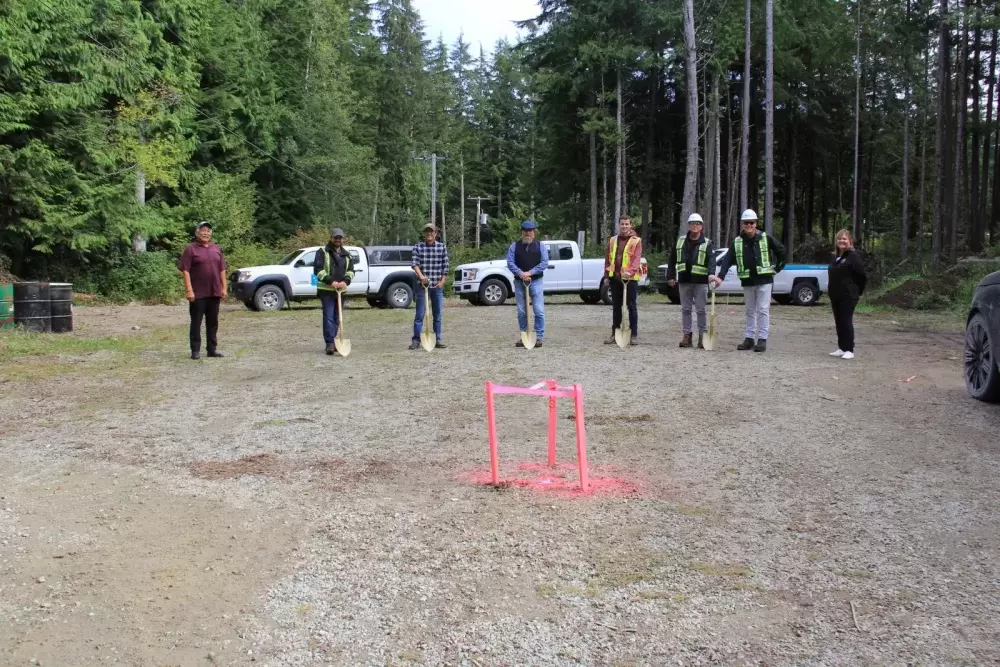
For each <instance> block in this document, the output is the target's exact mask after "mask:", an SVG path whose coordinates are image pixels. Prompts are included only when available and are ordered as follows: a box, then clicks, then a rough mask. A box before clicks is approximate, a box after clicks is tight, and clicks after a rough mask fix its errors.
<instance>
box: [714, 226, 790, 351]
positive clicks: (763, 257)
mask: <svg viewBox="0 0 1000 667" xmlns="http://www.w3.org/2000/svg"><path fill="white" fill-rule="evenodd" d="M740 222H741V223H742V226H743V230H742V231H741V232H740V234H739V235H737V236H736V238H734V239H733V242H732V243H730V244H729V252H728V253H726V256H725V258H724V259H723V260H722V266H720V267H719V276H721V277H719V276H712V277H711V278H710V281H711V283H712V284H713V285H715V286H716V287H718V286H719V285H720V284H721V283H722V280H723V278H725V275H726V273H727V272H728V271H729V268H730V267H731V266H734V265H735V266H736V275H737V277H739V279H740V284H741V285H743V297H744V300H745V302H746V313H747V327H746V337H745V338H744V339H743V342H742V343H740V344H739V345H738V346H736V349H737V350H749V349H753V351H754V352H766V351H767V337H768V334H769V333H770V327H771V288H772V287H774V276H775V275H776V274H778V273H780V272H781V270H782V269H783V268H785V247H784V246H783V245H781V244H780V243H779V242H778V240H777V239H775V238H774V237H773V236H771V235H770V234H768V233H766V232H761V231H758V230H757V214H756V213H754V212H753V211H752V210H751V209H747V210H745V211H743V215H742V216H740ZM755 340H756V344H755V342H754V341H755Z"/></svg>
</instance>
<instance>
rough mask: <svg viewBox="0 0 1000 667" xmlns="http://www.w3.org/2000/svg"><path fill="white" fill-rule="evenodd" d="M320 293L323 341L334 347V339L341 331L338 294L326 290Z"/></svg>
mask: <svg viewBox="0 0 1000 667" xmlns="http://www.w3.org/2000/svg"><path fill="white" fill-rule="evenodd" d="M317 291H318V292H319V300H320V303H322V304H323V340H324V341H326V344H327V345H333V339H334V338H336V337H337V330H338V329H340V317H339V315H338V314H337V293H336V292H328V291H326V290H317Z"/></svg>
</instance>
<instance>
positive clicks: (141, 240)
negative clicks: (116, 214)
mask: <svg viewBox="0 0 1000 667" xmlns="http://www.w3.org/2000/svg"><path fill="white" fill-rule="evenodd" d="M135 203H136V204H138V205H139V207H140V208H142V207H144V206H145V205H146V174H145V172H143V170H142V167H140V166H138V165H136V168H135ZM132 250H134V251H135V252H146V237H145V235H144V234H142V233H140V232H135V233H134V234H132Z"/></svg>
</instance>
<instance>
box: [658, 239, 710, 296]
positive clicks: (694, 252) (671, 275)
mask: <svg viewBox="0 0 1000 667" xmlns="http://www.w3.org/2000/svg"><path fill="white" fill-rule="evenodd" d="M703 240H705V237H704V236H702V237H700V238H699V239H698V240H697V241H692V240H691V236H690V235H689V236H685V237H684V250H683V251H682V252H683V254H684V263H685V264H687V271H681V273H680V274H677V273H676V271H677V246H676V245H674V247H673V248H672V249H671V251H670V262H669V266H668V267H667V279H668V280H676V281H677V282H679V283H694V284H698V285H707V284H708V276H714V275H715V268H716V267H715V244H714V243H713V242H712V240H711V239H708V247H707V248H706V249H705V251H706V253H707V254H706V258H707V263H708V275H707V276H698V275H692V274H691V267H692V266H694V264H695V261H696V260H697V259H698V249H699V248H700V247H701V243H702V241H703Z"/></svg>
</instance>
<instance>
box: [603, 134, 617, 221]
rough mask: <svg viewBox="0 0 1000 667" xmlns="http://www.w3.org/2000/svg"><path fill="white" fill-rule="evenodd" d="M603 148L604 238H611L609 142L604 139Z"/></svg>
mask: <svg viewBox="0 0 1000 667" xmlns="http://www.w3.org/2000/svg"><path fill="white" fill-rule="evenodd" d="M601 150H602V152H603V155H602V160H601V192H602V194H603V196H604V206H602V207H601V215H602V216H603V217H604V237H603V238H611V221H609V220H608V142H607V141H604V140H603V139H602V140H601ZM616 224H617V223H616Z"/></svg>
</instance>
